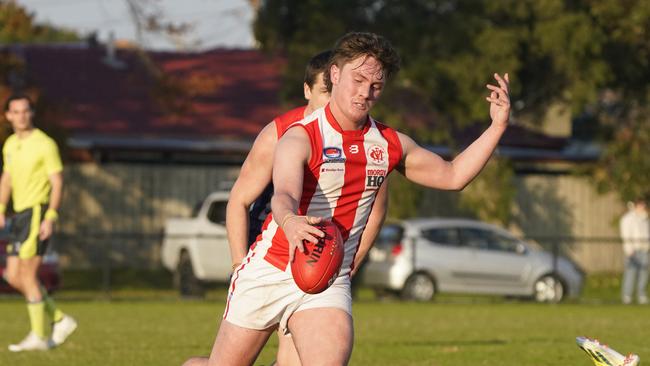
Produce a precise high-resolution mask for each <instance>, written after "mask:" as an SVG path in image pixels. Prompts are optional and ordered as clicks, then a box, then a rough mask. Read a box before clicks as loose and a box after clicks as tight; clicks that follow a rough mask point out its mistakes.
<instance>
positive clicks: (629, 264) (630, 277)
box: [621, 255, 636, 304]
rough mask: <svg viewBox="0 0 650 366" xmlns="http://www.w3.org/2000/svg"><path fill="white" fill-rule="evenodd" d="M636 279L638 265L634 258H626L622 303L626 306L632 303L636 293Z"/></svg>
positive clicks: (631, 256)
mask: <svg viewBox="0 0 650 366" xmlns="http://www.w3.org/2000/svg"><path fill="white" fill-rule="evenodd" d="M635 278H636V265H635V263H634V256H633V255H630V256H626V257H625V269H624V270H623V281H622V284H621V301H622V302H623V303H624V304H629V303H631V302H632V292H633V291H634V282H635Z"/></svg>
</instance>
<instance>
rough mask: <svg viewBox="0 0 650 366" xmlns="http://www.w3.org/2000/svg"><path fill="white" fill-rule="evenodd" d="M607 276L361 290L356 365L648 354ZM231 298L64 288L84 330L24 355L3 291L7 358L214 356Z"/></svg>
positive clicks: (460, 365)
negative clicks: (395, 295)
mask: <svg viewBox="0 0 650 366" xmlns="http://www.w3.org/2000/svg"><path fill="white" fill-rule="evenodd" d="M610 282H611V281H610ZM610 282H608V281H604V280H601V279H598V280H597V281H591V282H590V283H589V286H588V288H587V289H586V290H585V295H586V296H587V295H588V296H587V297H586V299H584V300H581V301H579V302H569V303H564V304H559V305H543V304H534V303H530V302H525V301H513V300H504V299H501V298H493V297H470V296H449V295H447V296H441V297H439V298H438V299H437V301H436V302H433V303H426V304H420V303H409V302H400V301H397V300H394V299H389V300H387V301H381V302H379V301H375V300H374V297H373V296H372V294H371V293H370V291H362V292H361V293H360V299H359V301H357V302H356V303H355V305H354V315H355V347H354V351H353V354H352V360H351V362H350V364H351V365H436V366H452V365H453V366H465V365H466V366H476V365H486V366H492V365H493V366H497V365H498V366H504V365H531V366H533V365H534V366H544V365H549V366H550V365H553V366H557V365H570V366H580V365H585V366H588V365H591V364H592V363H591V361H590V360H589V359H588V358H587V357H586V356H585V355H584V353H583V352H582V351H580V349H579V348H578V347H577V346H576V345H575V337H576V336H579V335H587V336H592V337H598V338H600V339H602V340H603V341H605V342H608V343H609V344H610V345H611V346H612V347H613V348H614V349H616V350H619V351H621V352H622V353H629V352H634V353H638V354H639V355H640V356H641V358H642V359H648V358H650V345H649V342H648V336H649V335H650V307H644V306H623V305H619V304H618V303H616V302H615V301H614V300H615V299H616V298H617V293H618V290H617V289H616V288H615V286H614V284H615V282H611V283H610ZM224 296H225V292H224V290H223V289H216V290H212V291H210V293H209V295H208V298H207V300H202V301H182V300H178V299H177V297H176V296H175V294H173V292H172V291H171V290H146V289H132V288H123V289H116V290H115V291H113V292H112V296H111V298H112V300H111V301H107V300H104V299H102V295H101V293H98V292H89V291H86V292H84V291H76V292H74V291H68V290H65V291H63V292H62V293H60V294H58V296H57V297H58V298H60V299H61V301H59V304H60V305H61V307H62V309H63V310H64V311H66V312H69V313H70V314H73V315H74V316H75V317H76V318H77V319H78V320H79V323H80V328H79V330H78V331H77V332H76V333H75V334H74V335H73V336H72V337H71V338H70V339H69V341H68V342H67V343H66V344H65V345H64V346H62V347H61V348H59V349H55V350H53V351H50V352H38V353H23V354H11V353H9V352H8V351H7V350H6V346H5V345H7V344H9V343H11V342H13V341H16V340H19V338H20V337H22V336H23V335H24V334H25V333H26V332H27V330H28V329H27V327H28V326H27V314H26V309H25V306H24V303H23V301H22V300H20V299H19V298H17V297H5V298H2V299H0V365H34V366H38V365H44V366H45V365H47V366H53V365H66V366H68V365H69V366H75V365H180V364H182V362H183V361H184V360H185V359H186V358H188V357H189V356H192V355H207V354H208V352H209V350H210V347H211V345H212V342H213V341H214V335H215V332H216V329H217V326H218V322H219V320H220V318H221V314H222V311H223V305H224ZM590 296H593V297H590ZM595 296H605V301H596V300H598V298H597V297H595ZM276 351H277V341H276V339H275V336H273V338H272V339H271V341H270V342H269V343H268V344H267V346H266V347H265V349H264V350H263V352H262V354H261V355H260V357H259V359H258V362H257V363H256V365H269V364H270V363H271V361H272V360H273V359H274V355H275V352H276Z"/></svg>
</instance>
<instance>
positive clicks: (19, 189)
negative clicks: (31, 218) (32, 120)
mask: <svg viewBox="0 0 650 366" xmlns="http://www.w3.org/2000/svg"><path fill="white" fill-rule="evenodd" d="M2 157H3V159H4V165H3V167H2V170H3V172H8V173H9V175H10V176H11V193H12V195H11V198H12V199H13V205H14V211H16V212H20V211H23V210H25V209H28V208H30V207H34V206H36V205H38V204H46V203H48V202H49V200H50V189H51V187H50V179H49V176H50V175H52V174H54V173H58V172H60V171H62V170H63V165H62V164H61V157H60V156H59V149H58V147H57V146H56V143H55V142H54V140H52V139H51V138H50V137H49V136H47V135H46V134H45V133H43V131H41V130H39V129H37V128H35V129H34V130H33V131H32V133H31V134H30V135H29V136H27V137H26V138H24V139H19V138H18V137H17V136H16V135H15V134H14V135H11V136H9V138H7V141H6V142H5V144H4V147H3V148H2Z"/></svg>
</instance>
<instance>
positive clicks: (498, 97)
mask: <svg viewBox="0 0 650 366" xmlns="http://www.w3.org/2000/svg"><path fill="white" fill-rule="evenodd" d="M494 79H496V81H497V84H498V86H496V85H492V84H487V88H488V89H490V90H491V93H490V96H489V97H486V98H485V99H486V100H487V101H488V102H490V118H492V123H493V124H495V125H496V126H498V127H504V128H505V127H506V126H507V125H508V119H509V118H510V78H509V76H508V73H505V74H504V76H503V77H501V75H499V74H496V73H495V74H494Z"/></svg>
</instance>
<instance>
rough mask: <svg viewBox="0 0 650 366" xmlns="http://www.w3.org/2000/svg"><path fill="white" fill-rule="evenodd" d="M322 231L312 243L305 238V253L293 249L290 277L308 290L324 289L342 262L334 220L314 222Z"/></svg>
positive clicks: (339, 240) (312, 292)
mask: <svg viewBox="0 0 650 366" xmlns="http://www.w3.org/2000/svg"><path fill="white" fill-rule="evenodd" d="M315 226H316V227H317V228H319V229H320V230H321V231H323V232H324V233H325V236H324V237H323V238H320V239H319V240H318V243H316V244H314V243H311V242H308V241H304V242H303V245H304V246H305V253H303V252H301V251H299V250H296V253H295V255H294V257H293V262H291V273H292V274H293V280H294V281H295V282H296V285H298V287H300V289H301V290H303V291H304V292H306V293H308V294H317V293H320V292H323V291H325V290H326V289H327V288H328V287H330V286H331V285H332V283H334V280H335V279H336V277H337V276H338V274H339V271H340V270H341V263H343V255H344V250H343V237H341V232H340V231H339V229H338V227H336V224H335V223H333V222H332V221H324V222H321V223H319V224H317V225H315Z"/></svg>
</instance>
